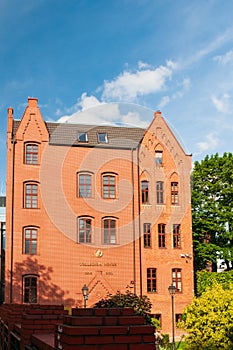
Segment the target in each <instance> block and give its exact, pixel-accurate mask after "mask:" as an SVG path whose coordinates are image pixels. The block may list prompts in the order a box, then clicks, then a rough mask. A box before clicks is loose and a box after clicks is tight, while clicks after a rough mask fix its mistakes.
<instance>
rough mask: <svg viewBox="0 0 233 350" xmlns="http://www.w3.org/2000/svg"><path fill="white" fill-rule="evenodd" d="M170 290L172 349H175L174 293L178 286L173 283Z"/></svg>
mask: <svg viewBox="0 0 233 350" xmlns="http://www.w3.org/2000/svg"><path fill="white" fill-rule="evenodd" d="M168 291H169V293H170V295H171V298H172V350H175V348H176V347H175V320H174V295H175V294H176V287H175V286H173V285H171V286H169V287H168Z"/></svg>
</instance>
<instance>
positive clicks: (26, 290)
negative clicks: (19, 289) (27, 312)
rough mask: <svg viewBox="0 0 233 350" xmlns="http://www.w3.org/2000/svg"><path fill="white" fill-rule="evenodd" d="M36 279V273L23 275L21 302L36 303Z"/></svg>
mask: <svg viewBox="0 0 233 350" xmlns="http://www.w3.org/2000/svg"><path fill="white" fill-rule="evenodd" d="M37 279H38V277H37V276H36V275H26V276H24V277H23V302H24V303H29V304H34V303H37Z"/></svg>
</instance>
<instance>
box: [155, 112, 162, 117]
mask: <svg viewBox="0 0 233 350" xmlns="http://www.w3.org/2000/svg"><path fill="white" fill-rule="evenodd" d="M161 116H162V112H160V111H156V112H154V118H156V117H161Z"/></svg>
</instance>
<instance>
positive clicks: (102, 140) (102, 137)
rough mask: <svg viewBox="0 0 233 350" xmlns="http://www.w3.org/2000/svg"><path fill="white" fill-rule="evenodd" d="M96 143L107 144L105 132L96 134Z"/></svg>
mask: <svg viewBox="0 0 233 350" xmlns="http://www.w3.org/2000/svg"><path fill="white" fill-rule="evenodd" d="M98 142H99V143H107V142H108V135H107V133H106V132H99V133H98Z"/></svg>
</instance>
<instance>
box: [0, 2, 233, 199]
mask: <svg viewBox="0 0 233 350" xmlns="http://www.w3.org/2000/svg"><path fill="white" fill-rule="evenodd" d="M232 13H233V1H232V0H225V1H220V0H189V1H187V0H176V1H174V0H98V1H96V0H66V1H65V0H34V1H28V0H1V1H0V43H1V45H0V115H1V117H0V126H1V128H0V157H1V165H2V166H1V169H0V193H4V191H5V153H6V150H5V134H6V124H7V108H8V107H13V108H14V116H15V118H16V119H19V118H21V116H22V113H23V110H24V108H25V106H26V104H27V98H28V96H30V97H37V98H38V99H39V105H40V109H41V112H42V115H43V117H44V119H45V120H51V121H56V120H59V119H60V118H62V117H64V116H66V118H67V117H71V119H70V120H71V121H73V120H75V121H77V120H78V121H79V120H80V121H81V122H87V123H95V122H96V123H99V122H106V123H116V122H120V123H127V124H135V125H141V126H145V125H147V123H148V122H149V121H150V119H152V117H153V111H156V110H158V109H159V110H161V111H162V114H163V115H164V117H165V118H166V120H167V121H168V123H169V124H170V125H171V126H172V128H173V130H176V131H177V132H178V133H179V135H180V137H181V139H182V142H183V144H184V145H185V147H186V149H187V150H188V152H189V153H192V154H193V160H201V159H203V158H204V157H205V155H206V154H213V153H216V152H218V153H219V154H222V153H223V152H224V151H226V152H232V151H233V137H232V133H233V124H232V110H233V101H232V96H233V22H232ZM112 102H117V103H118V102H121V103H124V105H125V104H128V105H129V106H133V105H132V104H136V105H140V106H144V107H145V108H146V109H147V110H149V111H151V113H146V112H145V113H144V114H143V113H138V114H137V112H135V107H134V108H133V109H134V111H133V112H130V111H125V108H119V106H118V105H116V104H115V103H112ZM104 103H109V104H108V105H107V106H105V107H106V109H105V113H103V114H104V116H103V114H102V113H97V112H96V113H93V110H92V112H90V113H84V114H83V116H82V117H81V116H80V111H82V110H85V111H87V110H88V109H89V108H91V107H94V106H100V110H101V108H102V107H103V104H104ZM89 111H90V110H89ZM77 113H79V114H77ZM61 120H65V118H63V119H61Z"/></svg>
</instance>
